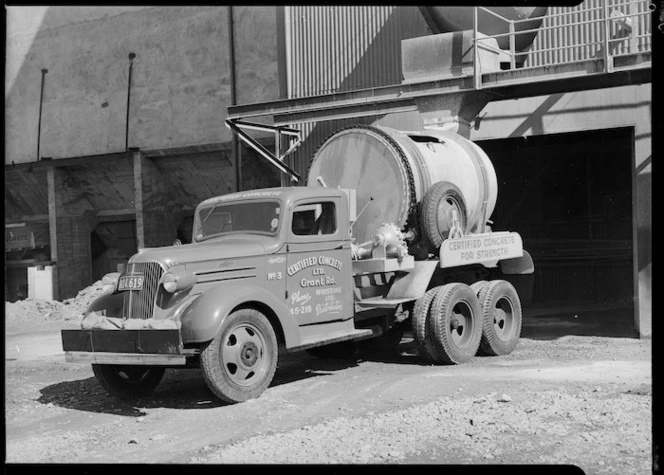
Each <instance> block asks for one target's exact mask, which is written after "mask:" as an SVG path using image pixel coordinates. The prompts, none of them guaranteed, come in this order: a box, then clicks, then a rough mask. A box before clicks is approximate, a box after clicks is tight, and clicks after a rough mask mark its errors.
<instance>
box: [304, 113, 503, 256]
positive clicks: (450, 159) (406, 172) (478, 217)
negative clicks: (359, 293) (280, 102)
mask: <svg viewBox="0 0 664 475" xmlns="http://www.w3.org/2000/svg"><path fill="white" fill-rule="evenodd" d="M319 176H320V177H322V178H323V181H324V182H325V184H326V185H327V186H332V187H340V188H352V189H355V190H356V192H357V211H358V213H359V212H360V211H361V210H362V209H363V208H364V207H365V206H366V205H367V204H368V206H367V209H366V210H365V211H364V212H363V213H362V214H361V216H360V217H359V218H358V220H357V222H356V223H355V224H354V225H353V237H354V238H355V239H356V242H357V243H358V244H359V243H362V242H365V241H367V240H369V239H371V236H372V234H373V233H375V231H376V230H377V229H378V228H379V227H380V226H381V225H382V224H384V223H394V224H396V225H397V226H398V227H400V228H406V229H405V230H408V228H412V227H415V224H416V221H417V216H419V213H417V211H418V204H419V203H420V202H421V201H422V200H423V198H424V196H425V194H426V193H427V191H428V190H429V189H431V187H432V186H433V185H434V184H436V183H438V182H443V181H444V182H448V183H451V184H452V185H453V186H454V187H456V188H457V189H458V191H459V192H460V193H461V195H462V196H463V201H464V202H465V206H466V208H467V219H466V226H465V228H466V229H464V230H463V231H464V232H482V231H484V225H485V224H486V219H489V217H490V216H491V213H492V212H493V209H494V207H495V205H496V198H497V195H498V183H497V180H496V173H495V170H494V168H493V165H492V164H491V161H490V160H489V158H488V157H487V155H486V154H485V153H484V151H482V149H480V147H478V146H477V145H476V144H474V143H473V142H471V141H470V140H468V139H466V138H464V137H462V136H460V135H458V134H455V133H451V132H443V131H429V130H426V131H420V132H417V131H415V132H403V131H398V130H395V129H391V128H388V127H377V126H363V125H358V126H351V127H347V128H344V129H341V130H339V131H337V132H336V133H335V134H333V135H332V136H331V137H329V138H328V139H327V140H326V141H325V142H324V143H323V144H322V145H321V146H320V147H319V149H318V150H317V151H316V152H315V153H314V157H313V159H312V161H311V166H310V168H309V173H308V177H307V185H308V186H320V184H319V183H318V182H317V177H319ZM407 223H408V226H406V224H407Z"/></svg>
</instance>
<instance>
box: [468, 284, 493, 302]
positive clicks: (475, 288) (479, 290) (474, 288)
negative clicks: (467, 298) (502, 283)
mask: <svg viewBox="0 0 664 475" xmlns="http://www.w3.org/2000/svg"><path fill="white" fill-rule="evenodd" d="M488 284H489V281H488V280H478V281H477V282H474V283H472V284H471V285H470V288H471V289H472V291H473V292H475V295H477V298H478V299H479V298H480V294H481V293H482V290H484V288H485V287H486V286H487V285H488Z"/></svg>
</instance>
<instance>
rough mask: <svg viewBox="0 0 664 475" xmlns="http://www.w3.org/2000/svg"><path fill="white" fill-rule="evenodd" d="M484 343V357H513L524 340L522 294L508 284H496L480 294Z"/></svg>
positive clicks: (496, 282) (481, 346) (481, 351)
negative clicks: (521, 340)
mask: <svg viewBox="0 0 664 475" xmlns="http://www.w3.org/2000/svg"><path fill="white" fill-rule="evenodd" d="M479 300H480V306H481V308H482V339H481V342H480V354H482V355H486V356H499V355H509V354H510V353H511V352H512V350H514V348H515V347H516V345H517V343H518V342H519V337H520V336H521V322H522V309H521V301H520V299H519V294H518V293H517V291H516V289H515V288H514V286H512V284H510V283H509V282H507V281H505V280H492V281H491V282H489V283H488V285H487V286H486V287H485V288H484V289H483V290H482V292H481V294H480V298H479Z"/></svg>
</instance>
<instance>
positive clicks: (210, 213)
mask: <svg viewBox="0 0 664 475" xmlns="http://www.w3.org/2000/svg"><path fill="white" fill-rule="evenodd" d="M217 206H219V203H215V204H214V205H213V206H212V209H211V210H210V212H209V213H208V214H207V215H206V216H205V218H204V219H203V221H201V224H203V223H204V222H205V221H207V220H208V218H209V217H210V215H212V213H214V210H215V209H217Z"/></svg>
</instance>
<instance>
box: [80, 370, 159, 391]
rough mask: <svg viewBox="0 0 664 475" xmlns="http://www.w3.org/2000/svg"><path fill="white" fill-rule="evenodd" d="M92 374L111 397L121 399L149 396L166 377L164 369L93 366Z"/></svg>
mask: <svg viewBox="0 0 664 475" xmlns="http://www.w3.org/2000/svg"><path fill="white" fill-rule="evenodd" d="M92 372H93V373H94V374H95V377H96V378H97V381H99V384H100V385H101V387H102V388H104V389H105V390H106V391H107V392H108V393H109V394H110V395H112V396H115V397H118V398H121V399H127V398H134V397H141V396H147V395H148V394H150V393H151V392H152V391H153V390H154V388H156V387H157V385H158V384H159V382H160V381H161V378H163V377H164V372H165V369H164V368H159V367H148V366H134V365H122V366H121V365H108V364H93V365H92Z"/></svg>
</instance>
